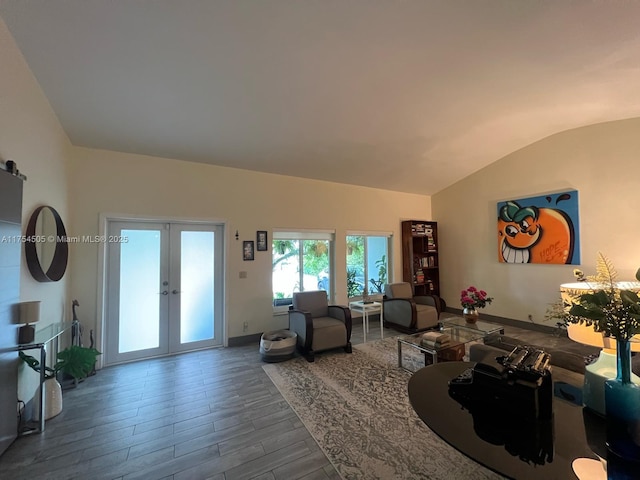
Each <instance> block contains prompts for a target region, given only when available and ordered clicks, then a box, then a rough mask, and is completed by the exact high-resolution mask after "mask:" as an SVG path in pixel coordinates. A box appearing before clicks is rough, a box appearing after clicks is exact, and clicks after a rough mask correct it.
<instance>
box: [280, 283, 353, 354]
mask: <svg viewBox="0 0 640 480" xmlns="http://www.w3.org/2000/svg"><path fill="white" fill-rule="evenodd" d="M289 330H291V331H293V332H296V333H297V334H298V349H299V350H300V351H301V352H302V354H303V355H304V356H305V358H306V359H307V361H309V362H313V360H314V356H315V352H321V351H323V350H330V349H333V348H344V350H345V351H346V352H347V353H351V310H349V309H348V308H347V307H343V306H339V305H329V304H328V300H327V292H325V291H324V290H319V291H310V292H296V293H294V294H293V306H292V309H291V310H289Z"/></svg>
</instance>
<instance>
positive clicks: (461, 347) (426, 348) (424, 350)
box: [398, 326, 486, 373]
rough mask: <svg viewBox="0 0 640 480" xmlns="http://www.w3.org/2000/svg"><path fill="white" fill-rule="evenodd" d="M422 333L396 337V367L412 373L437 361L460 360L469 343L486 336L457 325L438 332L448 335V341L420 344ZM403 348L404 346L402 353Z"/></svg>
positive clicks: (484, 333)
mask: <svg viewBox="0 0 640 480" xmlns="http://www.w3.org/2000/svg"><path fill="white" fill-rule="evenodd" d="M423 333H425V332H421V333H414V334H412V335H406V336H403V337H398V367H400V368H402V369H404V370H406V371H408V372H412V373H413V372H415V371H416V370H418V369H419V368H422V367H424V366H426V365H431V364H433V363H437V362H438V361H460V360H462V359H463V358H464V356H465V354H466V353H467V351H466V350H467V345H468V344H469V343H471V342H474V341H482V340H483V339H484V337H485V336H486V332H484V331H482V330H473V329H466V328H460V327H457V326H453V327H443V328H441V329H440V330H439V333H444V334H446V335H449V342H448V343H447V344H446V345H443V346H431V345H423V344H422V342H421V341H422V334H423ZM407 347H409V348H408V349H407ZM403 348H405V352H404V353H403ZM416 353H418V354H419V355H418V356H419V358H417V357H416ZM422 355H424V361H422ZM409 367H412V368H409Z"/></svg>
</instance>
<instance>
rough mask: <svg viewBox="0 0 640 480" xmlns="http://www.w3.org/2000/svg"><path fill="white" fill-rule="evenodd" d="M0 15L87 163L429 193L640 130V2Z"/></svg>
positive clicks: (256, 3)
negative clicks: (492, 168) (517, 156)
mask: <svg viewBox="0 0 640 480" xmlns="http://www.w3.org/2000/svg"><path fill="white" fill-rule="evenodd" d="M0 15H1V16H2V18H3V19H4V21H5V22H6V24H7V25H8V27H9V29H10V31H11V32H12V34H13V36H14V38H15V39H16V42H17V44H18V46H19V47H20V49H21V51H22V52H23V54H24V56H25V58H26V61H27V63H28V64H29V66H30V68H31V69H32V71H33V73H34V74H35V76H36V78H37V79H38V81H39V83H40V85H41V86H42V88H43V90H44V92H45V94H46V95H47V97H48V99H49V101H50V102H51V105H52V106H53V109H54V110H55V112H56V113H57V115H58V117H59V119H60V122H61V123H62V126H63V127H64V129H65V131H66V132H67V134H68V135H69V138H70V139H71V141H72V143H73V144H75V145H81V146H87V147H94V148H100V149H109V150H117V151H123V152H134V153H141V154H148V155H154V156H161V157H169V158H178V159H183V160H191V161H196V162H206V163H212V164H217V165H225V166H229V167H236V168H242V169H249V170H258V171H263V172H272V173H279V174H285V175H293V176H299V177H307V178H316V179H321V180H329V181H334V182H341V183H350V184H357V185H365V186H370V187H376V188H383V189H388V190H396V191H404V192H411V193H419V194H433V193H435V192H437V191H439V190H441V189H442V188H445V187H447V186H448V185H450V184H452V183H454V182H456V181H457V180H459V179H461V178H463V177H465V176H466V175H468V174H470V173H472V172H474V171H476V170H478V169H480V168H482V167H484V166H485V165H488V164H490V163H492V162H494V161H496V160H497V159H499V158H500V157H502V156H504V155H506V154H508V153H511V152H513V151H515V150H517V149H519V148H522V147H524V146H526V145H528V144H530V143H532V142H534V141H536V140H539V139H541V138H544V137H545V136H548V135H550V134H553V133H556V132H559V131H563V130H566V129H569V128H574V127H578V126H583V125H588V124H592V123H598V122H602V121H607V120H617V119H621V118H629V117H636V116H640V88H639V87H640V2H638V1H632V0H630V1H624V2H612V1H605V0H601V1H596V0H591V1H587V0H583V1H562V0H441V1H429V0H421V1H412V0H402V1H401V0H387V1H385V0H180V1H177V0H28V1H27V0H0ZM0 74H1V69H0Z"/></svg>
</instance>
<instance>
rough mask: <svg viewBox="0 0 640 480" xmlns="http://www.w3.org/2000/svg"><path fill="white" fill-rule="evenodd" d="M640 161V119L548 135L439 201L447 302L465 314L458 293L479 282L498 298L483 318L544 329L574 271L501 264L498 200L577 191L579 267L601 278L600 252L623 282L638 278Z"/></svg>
mask: <svg viewBox="0 0 640 480" xmlns="http://www.w3.org/2000/svg"><path fill="white" fill-rule="evenodd" d="M639 159H640V119H638V118H636V119H630V120H621V121H616V122H608V123H603V124H598V125H592V126H588V127H583V128H579V129H575V130H569V131H566V132H562V133H559V134H556V135H552V136H550V137H547V138H545V139H543V140H540V141H539V142H536V143H534V144H532V145H529V146H527V147H525V148H523V149H521V150H518V151H516V152H514V153H512V154H510V155H508V156H506V157H504V158H502V159H500V160H499V161H497V162H495V163H493V164H491V165H490V166H488V167H486V168H484V169H482V170H480V171H478V172H477V173H475V174H474V175H471V176H469V177H467V178H465V179H464V180H462V181H460V182H458V183H456V184H455V185H452V186H451V187H449V188H447V189H445V190H443V191H441V192H439V193H437V194H436V195H434V196H433V197H432V209H433V216H434V219H435V220H437V221H438V234H439V241H440V252H441V253H440V255H441V256H440V265H441V268H440V275H441V286H442V295H443V297H444V298H445V300H446V301H447V304H448V305H449V306H452V307H457V308H459V307H460V302H459V298H460V297H459V295H460V290H461V289H462V288H465V287H467V286H469V285H471V284H473V285H476V286H478V287H481V288H483V289H485V290H486V291H487V292H488V293H489V294H490V295H492V296H494V297H495V300H494V302H493V303H492V304H491V305H490V306H488V307H487V308H486V309H485V310H484V311H485V312H486V313H489V314H492V315H498V316H502V317H507V318H513V319H517V320H522V321H528V319H527V316H528V315H532V316H533V321H534V322H536V323H544V313H545V311H546V309H547V307H548V304H550V303H552V302H554V301H555V300H556V299H557V298H559V288H558V286H559V285H560V284H561V283H564V282H570V281H572V280H573V274H572V271H573V268H575V267H574V266H571V265H535V264H527V265H512V264H504V263H498V260H497V230H496V221H497V213H496V204H497V202H499V201H504V200H510V199H514V198H519V197H528V196H534V195H538V194H544V193H550V192H557V191H562V190H567V189H577V190H578V194H579V202H580V205H579V208H580V238H579V241H580V244H581V251H582V255H581V258H582V266H581V267H580V268H582V269H583V270H584V271H585V273H586V274H593V273H595V261H596V256H597V252H598V251H601V252H603V253H604V254H606V255H607V256H608V257H609V258H610V259H611V260H612V261H613V263H614V265H615V266H616V268H617V270H618V273H619V278H620V280H627V279H633V278H634V275H635V272H636V270H637V268H638V267H639V266H640V247H639V246H638V238H640V222H638V218H639V215H638V207H639V206H640V188H639V184H640V182H639V178H640V161H639ZM547 324H548V325H552V326H554V325H555V324H554V323H553V322H552V323H548V322H547Z"/></svg>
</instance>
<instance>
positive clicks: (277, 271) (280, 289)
mask: <svg viewBox="0 0 640 480" xmlns="http://www.w3.org/2000/svg"><path fill="white" fill-rule="evenodd" d="M314 236H315V237H317V238H310V237H314ZM296 237H299V238H296ZM271 247H272V249H271V251H272V252H273V272H272V286H273V304H274V306H281V305H290V304H291V302H292V297H293V292H303V291H305V290H325V291H326V292H327V294H328V295H329V297H330V298H331V296H332V295H331V249H332V235H330V234H326V233H317V234H311V233H298V234H296V233H295V232H274V233H273V240H272V244H271Z"/></svg>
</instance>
